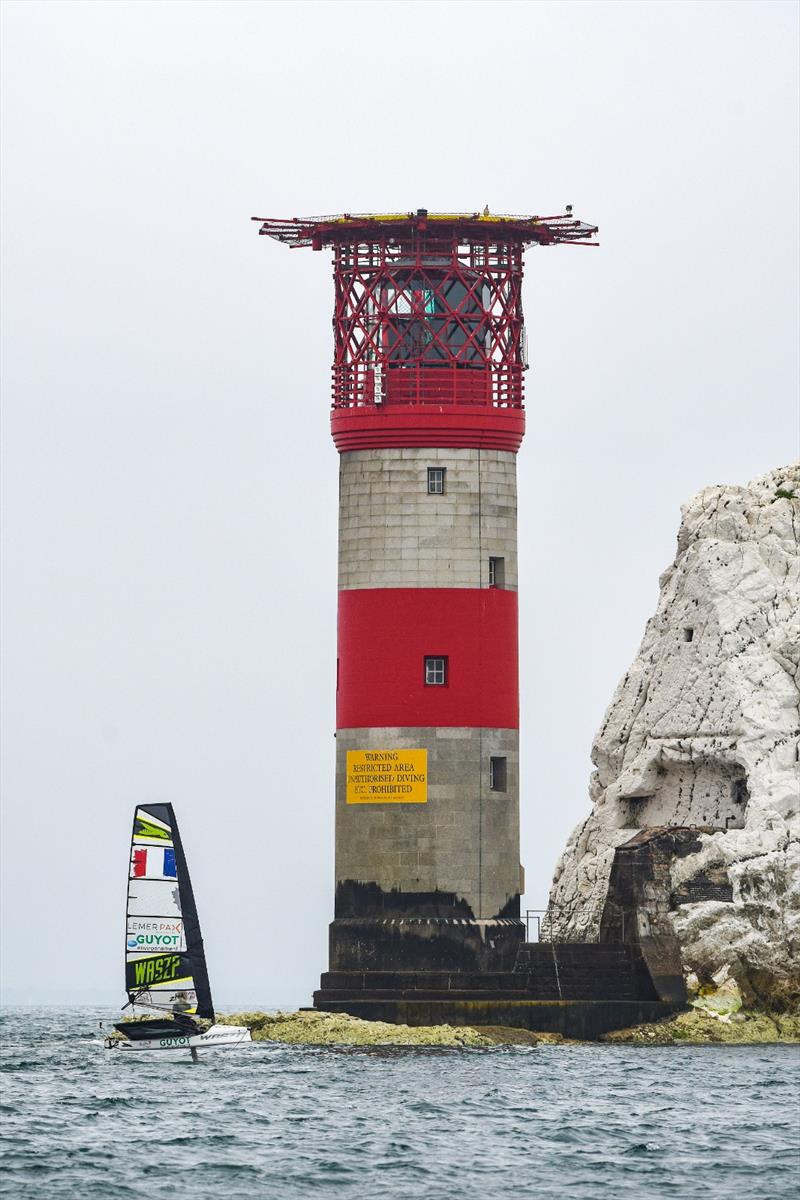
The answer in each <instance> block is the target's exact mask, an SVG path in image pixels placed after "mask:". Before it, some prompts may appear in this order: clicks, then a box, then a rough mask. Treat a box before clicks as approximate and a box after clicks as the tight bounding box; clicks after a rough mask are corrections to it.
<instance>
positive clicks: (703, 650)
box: [548, 465, 800, 985]
mask: <svg viewBox="0 0 800 1200" xmlns="http://www.w3.org/2000/svg"><path fill="white" fill-rule="evenodd" d="M682 517H683V519H682V522H681V527H680V531H679V533H678V548H677V554H676V557H675V561H674V563H673V565H672V566H671V567H669V568H668V570H667V571H665V572H664V574H663V575H662V577H661V580H660V587H661V592H660V598H659V603H658V609H657V611H656V613H655V616H654V617H653V618H652V619H651V620H650V621H649V622H648V625H647V628H646V630H645V635H644V639H643V641H642V644H641V646H640V648H639V652H638V654H637V656H636V659H635V661H634V663H633V664H632V666H631V668H630V670H629V671H628V673H627V674H626V675H625V678H624V679H623V680H622V682H621V683H620V684H619V686H618V687H617V690H616V692H615V694H614V697H613V699H612V701H611V704H610V706H609V708H608V711H607V712H606V715H605V719H604V721H603V725H602V728H601V729H600V732H599V733H598V734H597V736H596V738H595V740H594V744H593V747H592V761H593V762H594V764H595V767H596V768H597V769H596V770H595V771H594V772H593V774H592V779H591V784H590V795H591V799H592V801H593V811H592V812H591V814H590V815H589V816H588V817H587V819H586V820H585V821H583V822H582V824H581V825H579V826H578V828H577V829H576V830H575V831H574V832H573V834H572V836H571V838H570V840H569V842H568V845H567V848H566V850H565V852H564V854H563V856H562V858H561V860H560V862H559V864H558V866H557V869H556V872H555V878H554V881H553V887H552V891H551V896H550V909H549V914H548V923H549V929H548V936H550V937H552V938H555V939H562V938H568V939H573V940H574V939H579V940H595V939H596V938H597V937H598V933H599V929H600V920H601V916H602V913H603V908H604V905H605V901H606V896H607V892H608V883H609V875H610V871H611V866H612V862H613V860H614V854H615V850H616V848H617V847H618V846H620V845H622V844H623V843H625V842H628V841H630V839H631V838H633V837H634V836H636V835H637V834H638V833H640V832H641V831H643V830H647V829H651V828H656V827H664V826H667V827H669V826H694V827H696V828H697V829H698V830H702V831H704V832H701V833H700V834H699V838H698V839H697V840H698V841H699V844H700V849H699V850H697V851H695V852H694V853H690V854H688V855H683V856H676V857H675V858H674V859H673V860H672V863H671V867H670V872H671V888H672V897H673V898H672V900H671V901H670V910H671V911H670V916H669V919H670V921H671V923H672V927H673V929H674V931H675V933H676V934H677V937H678V940H679V943H680V953H681V957H682V960H683V965H684V970H685V972H686V973H687V974H688V973H690V972H693V973H694V974H695V975H696V976H697V978H698V979H699V980H700V982H701V983H703V982H710V981H711V980H712V979H713V976H714V975H715V974H716V975H719V972H720V971H721V970H723V969H724V968H727V969H728V971H729V972H730V974H731V975H732V977H733V978H735V979H737V980H738V981H741V982H742V983H743V984H745V985H746V984H747V981H748V979H749V980H750V981H752V980H754V979H757V978H759V977H760V976H766V977H777V978H786V977H787V976H791V975H793V974H797V972H798V971H800V815H798V811H799V809H800V765H798V762H799V760H800V744H799V742H798V727H799V726H800V713H799V712H798V699H799V695H800V694H799V692H798V686H799V685H800V545H799V544H798V542H799V539H800V465H794V466H791V467H786V468H783V469H780V470H776V471H772V472H771V473H770V474H768V475H766V476H764V477H763V478H761V479H756V480H754V481H753V482H752V483H750V484H748V486H747V487H724V486H723V487H708V488H704V489H703V491H701V492H699V493H698V494H697V495H696V496H695V497H694V498H693V499H692V500H690V502H689V503H688V504H687V505H686V506H685V507H684V509H683V512H682ZM709 879H710V880H713V881H714V884H713V886H711V885H709V886H708V887H705V885H704V881H707V880H709ZM720 879H722V880H727V882H726V883H725V885H724V886H721V885H720ZM731 895H732V899H731ZM720 897H721V898H720Z"/></svg>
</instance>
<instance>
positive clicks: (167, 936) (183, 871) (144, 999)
mask: <svg viewBox="0 0 800 1200" xmlns="http://www.w3.org/2000/svg"><path fill="white" fill-rule="evenodd" d="M125 989H126V991H127V993H128V1004H126V1005H125V1008H127V1007H128V1006H130V1008H131V1012H132V1014H134V1013H135V1007H136V1006H138V1007H139V1008H144V1009H147V1010H150V1011H155V1012H157V1013H159V1014H161V1015H159V1016H156V1017H145V1018H141V1017H136V1016H135V1015H132V1016H131V1018H129V1019H127V1020H126V1019H124V1018H123V1019H122V1020H120V1021H117V1022H115V1024H114V1031H115V1032H114V1033H113V1034H111V1035H110V1036H109V1037H107V1038H106V1039H105V1042H104V1045H105V1047H106V1049H109V1050H177V1049H181V1048H184V1047H185V1048H187V1049H189V1050H191V1052H192V1058H196V1057H197V1050H198V1049H200V1048H201V1047H217V1046H239V1045H241V1044H242V1043H243V1042H249V1041H251V1037H250V1030H249V1029H247V1028H246V1027H245V1026H242V1025H218V1024H216V1023H215V1017H214V1004H213V1002H212V999H211V987H210V985H209V982H208V970H207V968H206V958H205V953H204V951H203V936H202V934H201V932H200V922H199V920H198V918H197V908H196V906H195V902H194V893H193V892H192V883H191V880H190V878H189V869H188V867H187V865H186V856H185V855H184V852H183V845H182V843H181V836H180V833H179V831H178V822H177V821H176V819H175V813H174V811H173V808H172V805H171V804H147V805H141V804H140V805H138V806H137V808H136V811H135V813H134V817H133V832H132V835H131V857H130V868H129V871H128V905H127V913H126V934H125Z"/></svg>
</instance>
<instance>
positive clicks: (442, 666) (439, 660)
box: [425, 654, 447, 687]
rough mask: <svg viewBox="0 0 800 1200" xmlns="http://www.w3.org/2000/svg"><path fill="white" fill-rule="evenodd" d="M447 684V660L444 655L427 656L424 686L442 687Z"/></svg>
mask: <svg viewBox="0 0 800 1200" xmlns="http://www.w3.org/2000/svg"><path fill="white" fill-rule="evenodd" d="M446 683H447V659H446V658H445V657H444V655H441V654H439V655H435V654H434V655H427V656H426V658H425V684H426V686H427V687H444V685H445V684H446Z"/></svg>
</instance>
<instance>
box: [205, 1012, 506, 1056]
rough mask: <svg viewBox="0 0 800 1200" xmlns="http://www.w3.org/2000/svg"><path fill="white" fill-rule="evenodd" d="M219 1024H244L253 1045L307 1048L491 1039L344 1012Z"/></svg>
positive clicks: (480, 1043)
mask: <svg viewBox="0 0 800 1200" xmlns="http://www.w3.org/2000/svg"><path fill="white" fill-rule="evenodd" d="M218 1019H219V1021H220V1023H221V1024H226V1025H246V1026H247V1027H248V1029H249V1030H250V1031H251V1033H252V1036H253V1041H254V1042H287V1043H290V1044H295V1045H307V1046H455V1047H459V1046H461V1047H464V1046H466V1047H488V1046H493V1045H495V1044H496V1042H495V1040H494V1039H493V1038H491V1037H487V1036H485V1035H484V1034H482V1033H479V1032H478V1030H477V1029H471V1028H467V1027H459V1026H452V1025H432V1026H418V1027H413V1028H412V1027H411V1026H410V1025H389V1024H387V1023H386V1022H385V1021H361V1020H359V1019H358V1018H357V1017H351V1016H348V1015H347V1014H346V1013H326V1012H312V1011H302V1012H290V1013H284V1012H276V1013H263V1012H249V1013H247V1012H246V1013H236V1014H235V1015H233V1016H226V1017H220V1018H218Z"/></svg>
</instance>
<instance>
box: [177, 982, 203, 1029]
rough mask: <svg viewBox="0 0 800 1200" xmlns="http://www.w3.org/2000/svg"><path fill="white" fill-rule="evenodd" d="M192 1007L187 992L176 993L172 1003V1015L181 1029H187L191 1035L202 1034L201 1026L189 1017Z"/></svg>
mask: <svg viewBox="0 0 800 1200" xmlns="http://www.w3.org/2000/svg"><path fill="white" fill-rule="evenodd" d="M191 1007H192V1005H191V1003H190V1001H189V997H188V996H187V995H186V992H176V993H175V996H174V998H173V1002H172V1013H173V1016H174V1018H175V1024H176V1025H179V1026H180V1027H181V1029H182V1030H183V1029H185V1030H186V1032H187V1034H189V1033H202V1030H201V1028H200V1026H199V1025H198V1024H197V1023H196V1022H195V1021H193V1020H192V1018H191V1017H190V1016H189V1015H188V1010H189V1009H191Z"/></svg>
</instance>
